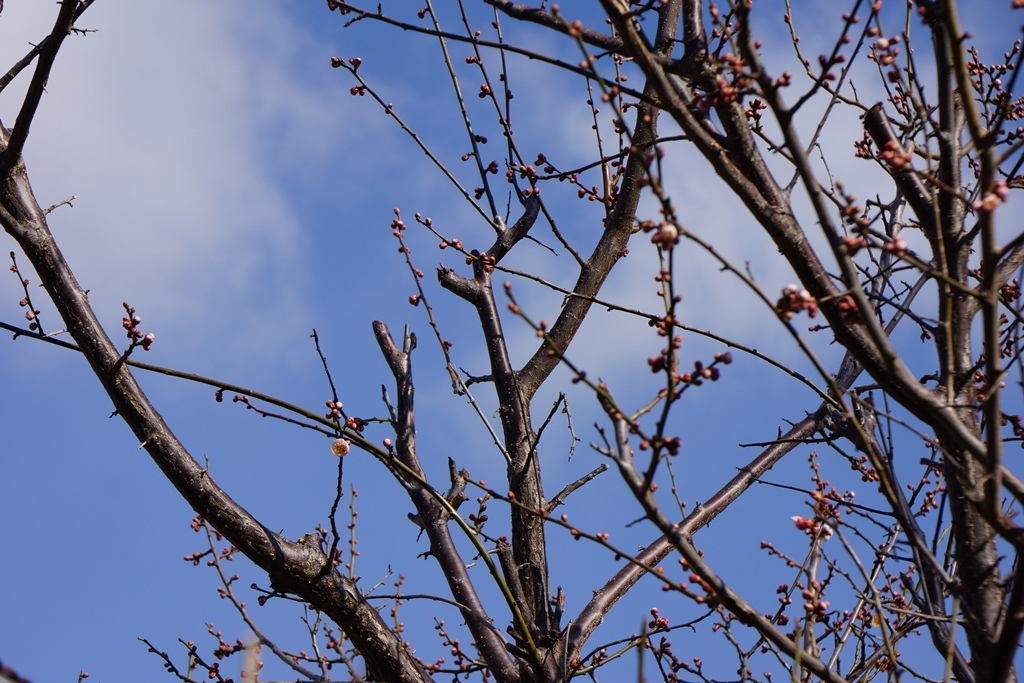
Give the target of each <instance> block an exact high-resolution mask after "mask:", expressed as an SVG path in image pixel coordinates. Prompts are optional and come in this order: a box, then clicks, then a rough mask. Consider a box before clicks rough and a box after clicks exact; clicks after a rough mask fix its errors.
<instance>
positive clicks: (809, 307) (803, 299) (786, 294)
mask: <svg viewBox="0 0 1024 683" xmlns="http://www.w3.org/2000/svg"><path fill="white" fill-rule="evenodd" d="M775 311H776V312H777V313H778V314H779V316H780V317H781V318H782V319H783V320H789V319H791V318H792V317H793V316H794V315H796V314H797V313H802V312H803V311H807V313H808V315H810V316H811V317H812V318H813V317H814V316H816V315H817V314H818V301H817V300H816V299H815V298H814V297H813V296H811V293H810V292H808V291H807V290H806V289H800V288H799V287H797V286H796V285H794V284H789V285H786V287H785V288H784V289H783V290H782V297H781V298H780V299H779V300H778V302H777V303H776V304H775Z"/></svg>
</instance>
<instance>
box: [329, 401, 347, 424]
mask: <svg viewBox="0 0 1024 683" xmlns="http://www.w3.org/2000/svg"><path fill="white" fill-rule="evenodd" d="M344 407H345V405H344V404H343V403H342V402H341V401H335V400H332V399H328V400H327V413H326V414H325V415H324V417H326V418H327V419H328V420H340V419H341V418H343V417H344V414H343V413H342V412H341V411H342V409H344Z"/></svg>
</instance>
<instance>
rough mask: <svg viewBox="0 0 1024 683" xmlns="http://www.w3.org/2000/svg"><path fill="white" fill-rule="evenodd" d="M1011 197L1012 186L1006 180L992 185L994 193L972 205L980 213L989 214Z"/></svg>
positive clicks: (989, 193)
mask: <svg viewBox="0 0 1024 683" xmlns="http://www.w3.org/2000/svg"><path fill="white" fill-rule="evenodd" d="M1009 197H1010V186H1009V185H1007V184H1006V181H1005V180H997V181H996V182H995V183H993V185H992V191H991V192H988V193H986V194H985V196H984V197H982V198H981V199H979V200H978V201H976V202H974V204H972V205H971V208H973V209H974V210H975V211H977V212H979V213H989V212H990V211H992V210H994V209H995V208H996V207H997V206H999V205H1000V204H1002V203H1003V202H1005V201H1006V200H1007V199H1009Z"/></svg>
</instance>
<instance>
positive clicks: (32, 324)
mask: <svg viewBox="0 0 1024 683" xmlns="http://www.w3.org/2000/svg"><path fill="white" fill-rule="evenodd" d="M25 282H26V283H27V282H28V280H26V281H25ZM30 303H31V302H30V301H29V300H28V297H27V296H26V297H25V298H24V299H22V300H21V301H19V302H18V305H19V306H21V307H23V308H24V307H28V310H27V311H25V320H27V321H28V329H30V330H32V331H33V332H35V331H36V330H37V329H39V323H37V322H36V318H37V317H39V311H37V310H34V309H33V308H32V307H31V306H29V304H30Z"/></svg>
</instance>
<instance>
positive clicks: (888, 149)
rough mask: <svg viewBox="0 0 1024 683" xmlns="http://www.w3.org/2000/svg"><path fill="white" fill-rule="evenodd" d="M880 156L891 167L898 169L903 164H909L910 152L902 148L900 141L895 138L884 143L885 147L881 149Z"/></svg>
mask: <svg viewBox="0 0 1024 683" xmlns="http://www.w3.org/2000/svg"><path fill="white" fill-rule="evenodd" d="M881 158H882V161H884V162H885V163H886V164H888V165H889V166H890V167H891V168H893V169H894V170H897V171H898V170H899V169H901V168H903V167H904V166H910V160H911V154H910V152H908V151H907V150H905V149H903V147H902V146H901V145H900V143H898V142H896V141H895V140H889V142H887V143H885V149H884V150H882V154H881Z"/></svg>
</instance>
